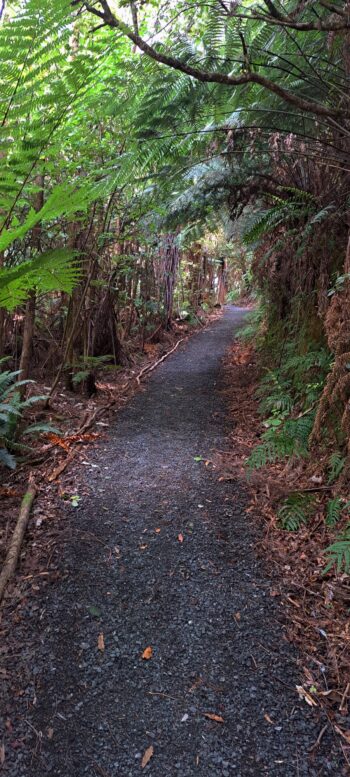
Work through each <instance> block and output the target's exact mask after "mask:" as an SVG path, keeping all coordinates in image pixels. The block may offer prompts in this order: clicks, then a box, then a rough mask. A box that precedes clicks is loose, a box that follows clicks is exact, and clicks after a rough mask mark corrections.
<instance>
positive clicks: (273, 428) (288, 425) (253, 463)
mask: <svg viewBox="0 0 350 777" xmlns="http://www.w3.org/2000/svg"><path fill="white" fill-rule="evenodd" d="M313 419H314V416H313V415H310V416H304V417H301V418H288V419H286V420H282V419H279V418H275V417H274V418H271V419H268V420H267V421H266V424H268V425H269V426H268V429H267V431H266V432H264V434H263V435H262V440H263V442H262V443H261V444H260V445H257V446H256V448H254V450H253V451H252V453H251V455H250V456H249V458H248V459H247V462H246V466H247V467H248V470H253V469H260V468H261V467H264V466H265V465H266V464H274V463H275V462H276V461H280V460H282V459H285V458H289V457H291V456H297V457H305V456H307V455H308V440H309V436H310V434H311V430H312V426H313Z"/></svg>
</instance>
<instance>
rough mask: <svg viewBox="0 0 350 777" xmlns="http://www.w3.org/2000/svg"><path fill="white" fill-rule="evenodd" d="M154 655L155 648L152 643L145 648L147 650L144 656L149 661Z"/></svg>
mask: <svg viewBox="0 0 350 777" xmlns="http://www.w3.org/2000/svg"><path fill="white" fill-rule="evenodd" d="M152 655H153V648H152V647H151V645H149V646H148V647H146V648H145V650H144V651H143V653H142V658H144V659H145V660H146V661H149V659H150V658H152Z"/></svg>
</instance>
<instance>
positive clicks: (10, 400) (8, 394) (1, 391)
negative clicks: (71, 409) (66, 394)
mask: <svg viewBox="0 0 350 777" xmlns="http://www.w3.org/2000/svg"><path fill="white" fill-rule="evenodd" d="M5 362H6V359H1V360H0V368H1V367H2V366H3V365H4V364H5ZM18 376H19V371H18V370H17V371H15V372H11V371H10V370H3V371H2V372H1V373H0V463H1V464H4V465H5V466H6V467H10V468H11V469H15V467H16V458H15V456H14V453H15V452H16V451H21V450H24V449H26V448H28V446H26V445H24V443H22V442H19V441H18V433H19V424H20V433H21V435H37V434H39V433H41V432H48V431H50V432H52V431H57V430H56V429H53V427H52V426H51V425H49V424H29V425H28V424H27V425H25V426H23V424H22V416H23V413H24V411H25V410H26V409H27V408H28V407H31V406H32V405H33V404H36V403H37V402H40V401H41V400H43V399H46V397H43V396H32V397H29V398H28V399H25V400H22V399H21V395H20V392H19V390H18V389H19V388H20V387H21V386H24V385H28V384H29V383H32V382H33V381H30V380H22V381H19V380H18Z"/></svg>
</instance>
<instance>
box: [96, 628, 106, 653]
mask: <svg viewBox="0 0 350 777" xmlns="http://www.w3.org/2000/svg"><path fill="white" fill-rule="evenodd" d="M97 647H98V649H99V650H101V652H103V651H104V649H105V638H104V636H103V633H102V632H101V634H99V635H98V640H97Z"/></svg>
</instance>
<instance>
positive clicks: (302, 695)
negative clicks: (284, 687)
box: [296, 685, 317, 707]
mask: <svg viewBox="0 0 350 777" xmlns="http://www.w3.org/2000/svg"><path fill="white" fill-rule="evenodd" d="M296 689H297V691H298V694H299V699H304V701H306V704H309V706H310V707H317V701H315V699H313V698H312V696H311V694H310V693H308V691H306V690H305V688H303V686H302V685H296Z"/></svg>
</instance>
